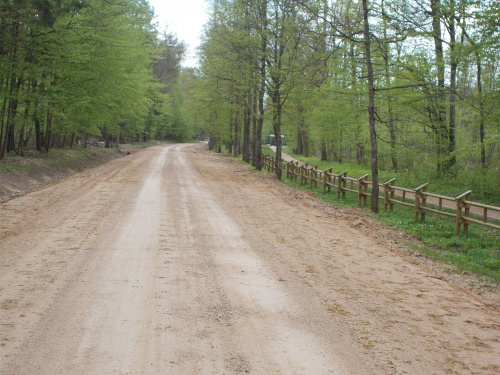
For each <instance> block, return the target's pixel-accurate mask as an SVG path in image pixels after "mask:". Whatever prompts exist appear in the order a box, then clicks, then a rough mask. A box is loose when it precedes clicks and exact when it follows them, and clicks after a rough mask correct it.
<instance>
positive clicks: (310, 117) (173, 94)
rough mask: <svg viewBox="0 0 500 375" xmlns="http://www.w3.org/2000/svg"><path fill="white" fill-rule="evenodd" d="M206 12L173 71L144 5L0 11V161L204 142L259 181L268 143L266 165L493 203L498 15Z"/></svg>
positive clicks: (494, 6) (75, 3) (341, 7)
mask: <svg viewBox="0 0 500 375" xmlns="http://www.w3.org/2000/svg"><path fill="white" fill-rule="evenodd" d="M186 11H188V10H186ZM209 12H210V14H209V21H208V22H207V24H206V25H205V26H204V32H203V35H202V44H201V46H200V47H199V48H198V58H199V64H198V66H197V67H189V68H187V67H182V60H183V58H184V56H185V53H186V46H185V44H184V42H182V41H181V40H179V39H178V38H177V36H176V34H175V33H174V32H171V31H170V30H159V28H158V25H157V24H155V22H154V9H152V8H151V6H150V5H149V4H148V2H147V1H146V0H116V1H114V2H109V1H107V0H3V1H2V2H1V4H0V17H1V18H0V108H1V115H0V159H1V158H4V157H5V156H6V155H20V156H23V155H24V153H25V150H27V149H30V150H36V151H38V152H42V153H43V152H49V150H50V149H51V148H53V147H76V146H78V147H86V146H87V145H88V144H89V143H90V144H94V143H96V142H100V143H101V144H102V143H104V145H105V146H106V147H113V146H118V145H119V144H120V143H124V142H139V141H150V140H172V141H178V142H186V141H192V140H194V139H207V140H209V147H210V148H211V149H213V150H216V151H218V152H223V151H224V152H226V151H227V152H229V153H232V154H233V155H234V156H238V155H241V156H242V158H243V160H244V161H246V162H248V163H252V164H253V165H254V166H255V167H256V168H257V169H261V152H262V151H261V147H260V145H261V144H263V143H269V142H271V141H274V142H276V146H277V151H276V153H277V156H278V159H279V156H280V155H281V153H282V148H283V145H284V144H286V145H287V146H288V148H289V151H287V152H293V153H295V154H297V155H303V156H305V157H309V156H317V157H319V158H321V160H328V161H331V162H332V163H356V164H359V165H367V166H370V170H371V180H372V181H373V182H377V181H378V175H379V171H380V170H384V171H394V173H398V172H408V171H410V172H413V173H420V174H425V175H426V176H433V177H440V178H447V179H449V180H453V181H463V184H464V185H467V186H468V187H470V188H474V189H476V190H479V191H480V192H481V194H482V195H483V198H485V199H486V200H488V199H489V200H490V201H491V200H492V199H493V200H495V199H497V198H498V197H499V196H500V192H499V186H500V155H499V145H500V142H499V141H500V72H499V61H498V60H499V59H498V57H499V55H500V24H499V20H500V3H499V2H498V1H496V0H481V1H471V0H371V1H368V0H211V1H209ZM270 135H271V137H270ZM276 171H277V172H276V173H277V176H278V178H281V173H282V171H281V166H280V165H277V169H276ZM461 183H462V182H461ZM374 186H375V188H374V189H373V191H372V194H373V195H374V196H376V195H377V194H378V192H377V188H376V186H377V185H374ZM377 204H378V200H377V199H372V207H371V208H372V210H373V211H377V209H378V207H377V206H376V205H377ZM373 205H375V206H373Z"/></svg>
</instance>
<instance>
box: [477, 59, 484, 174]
mask: <svg viewBox="0 0 500 375" xmlns="http://www.w3.org/2000/svg"><path fill="white" fill-rule="evenodd" d="M476 65H477V91H478V95H479V142H481V166H482V167H483V168H485V167H486V150H485V147H484V138H485V131H484V101H483V86H482V83H481V80H482V79H481V57H480V56H479V53H477V54H476Z"/></svg>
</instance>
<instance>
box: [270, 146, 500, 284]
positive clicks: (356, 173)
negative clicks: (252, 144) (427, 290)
mask: <svg viewBox="0 0 500 375" xmlns="http://www.w3.org/2000/svg"><path fill="white" fill-rule="evenodd" d="M265 149H267V150H268V151H267V150H266V152H265V154H270V153H271V154H272V153H273V152H272V151H271V150H270V149H269V147H264V148H263V151H264V150H265ZM285 152H286V151H285ZM286 153H287V154H289V155H290V153H288V152H286ZM291 156H294V157H295V158H296V159H299V160H301V161H303V162H307V163H308V164H310V165H318V168H319V169H322V170H325V169H329V168H332V167H333V171H334V172H335V173H340V172H344V171H348V176H353V177H360V176H362V175H364V174H367V173H370V171H369V170H368V168H366V167H361V166H358V165H354V164H342V165H340V164H336V165H335V164H333V163H331V162H321V161H319V160H318V159H315V158H304V157H300V156H296V155H291ZM392 173H393V172H392ZM380 175H381V176H380V181H382V182H383V181H387V180H389V179H390V178H393V177H394V176H393V174H392V175H391V172H381V174H380ZM391 176H392V177H391ZM397 181H408V182H407V184H400V183H398V182H397V183H396V184H397V185H398V186H402V187H408V188H415V187H417V186H419V185H420V184H422V183H424V182H427V181H423V180H417V181H414V180H411V174H406V175H405V176H404V177H403V178H402V179H398V180H397ZM283 182H284V183H286V184H287V185H289V186H291V187H294V188H296V189H299V190H304V191H311V190H312V191H313V192H315V193H316V195H317V196H318V197H319V198H320V199H323V200H325V201H327V202H328V203H330V204H332V205H335V206H342V207H352V206H355V207H358V206H357V194H355V193H349V192H347V193H346V197H345V198H341V199H337V194H336V191H335V190H334V189H332V192H331V193H330V194H328V193H326V194H323V187H322V186H321V187H318V188H314V187H313V188H312V189H311V188H310V187H309V184H307V185H304V186H301V185H300V181H291V180H290V179H288V178H286V174H285V173H283ZM444 186H445V187H443V189H442V190H439V189H435V190H431V189H429V191H430V192H433V193H437V194H443V195H446V194H447V193H449V192H450V190H449V187H446V186H447V185H446V184H444ZM462 190H463V188H462ZM457 195H458V194H457ZM451 196H453V195H451ZM366 214H367V215H369V216H371V217H373V218H374V219H376V220H378V221H380V222H382V223H384V224H386V225H389V226H391V227H393V228H395V229H397V230H398V231H401V232H405V233H407V234H409V235H413V236H416V237H417V238H418V239H419V240H420V242H419V243H415V244H411V243H410V244H409V245H410V246H413V247H414V249H415V251H418V252H420V253H421V254H423V255H425V256H428V257H430V258H432V259H435V260H439V261H442V262H445V263H449V264H453V265H455V266H456V268H457V270H458V271H468V272H471V273H474V274H476V275H480V276H486V277H488V278H490V279H491V280H492V281H494V282H495V283H500V233H499V231H497V230H495V229H491V228H487V227H484V226H480V225H477V224H474V223H471V224H470V225H469V231H468V232H463V231H462V232H460V233H458V234H455V221H454V220H453V218H449V217H445V216H441V215H437V214H434V213H429V212H428V213H427V214H426V220H425V222H424V223H421V222H415V220H414V216H413V210H412V208H411V207H404V206H399V205H395V207H394V210H393V211H392V212H385V211H383V208H382V207H381V211H380V212H379V213H378V214H373V213H372V212H371V211H369V210H368V209H366ZM494 222H495V223H496V224H497V225H499V221H494Z"/></svg>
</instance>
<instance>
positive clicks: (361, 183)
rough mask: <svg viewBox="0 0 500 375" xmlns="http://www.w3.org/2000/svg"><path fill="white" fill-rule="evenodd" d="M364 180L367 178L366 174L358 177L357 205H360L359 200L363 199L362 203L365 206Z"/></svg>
mask: <svg viewBox="0 0 500 375" xmlns="http://www.w3.org/2000/svg"><path fill="white" fill-rule="evenodd" d="M366 180H368V175H367V174H365V175H364V176H361V177H360V178H358V206H361V200H363V204H364V205H365V206H366V194H367V193H368V184H367V183H366Z"/></svg>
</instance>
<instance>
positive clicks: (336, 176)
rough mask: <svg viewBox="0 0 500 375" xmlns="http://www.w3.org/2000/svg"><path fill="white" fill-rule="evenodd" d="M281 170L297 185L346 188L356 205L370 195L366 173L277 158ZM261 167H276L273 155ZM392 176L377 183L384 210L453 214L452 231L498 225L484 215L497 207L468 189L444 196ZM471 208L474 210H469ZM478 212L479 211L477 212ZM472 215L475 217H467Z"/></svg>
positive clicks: (421, 214)
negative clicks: (405, 208)
mask: <svg viewBox="0 0 500 375" xmlns="http://www.w3.org/2000/svg"><path fill="white" fill-rule="evenodd" d="M281 163H282V166H283V173H286V176H287V178H289V179H291V180H293V181H299V180H300V184H301V185H305V184H309V185H310V187H311V188H313V187H318V184H319V185H320V186H321V185H322V186H323V193H326V192H328V193H330V192H331V189H332V188H335V189H337V198H341V197H342V198H345V195H346V192H352V193H356V194H357V195H358V205H360V206H361V205H365V206H366V205H367V198H368V197H370V196H371V192H370V188H371V186H372V182H371V181H368V176H369V175H367V174H366V175H364V176H361V177H357V178H356V177H350V176H348V175H347V172H342V173H333V170H332V168H330V169H328V170H326V171H322V170H320V169H318V166H310V165H308V164H307V163H306V164H300V163H299V162H297V161H290V162H288V163H287V162H285V161H283V160H281ZM262 165H263V168H265V169H267V170H268V171H270V172H275V171H276V158H275V157H274V156H269V155H263V156H262ZM395 182H396V179H395V178H393V179H391V180H389V181H387V182H385V183H382V184H379V191H380V192H381V193H383V195H379V199H381V200H383V202H384V210H387V209H388V208H389V210H391V211H392V210H393V208H394V205H395V204H399V205H403V206H408V207H413V212H414V215H415V220H416V221H417V220H418V219H419V217H420V221H421V222H424V221H425V214H426V213H427V212H433V213H435V214H438V215H444V216H449V217H453V218H455V222H456V227H455V232H456V233H459V232H460V230H461V227H462V225H463V230H464V232H467V230H468V229H469V223H476V224H480V225H485V226H487V227H490V228H494V229H500V225H496V224H493V223H492V222H491V221H488V219H491V217H489V216H488V211H495V212H500V207H494V206H488V205H486V204H482V203H476V202H472V201H471V194H472V190H469V191H466V192H465V193H463V194H461V195H459V196H458V197H455V198H452V197H446V196H443V195H438V194H432V193H429V192H428V191H427V187H428V185H429V184H428V183H425V184H423V185H421V186H419V187H417V188H415V189H407V188H403V187H398V186H395ZM471 208H472V209H473V210H474V211H475V212H471ZM479 212H481V213H479ZM471 215H475V216H476V217H477V218H473V217H471Z"/></svg>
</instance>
